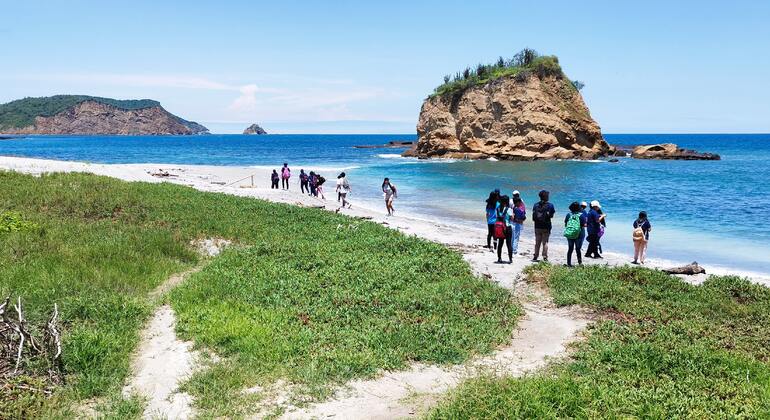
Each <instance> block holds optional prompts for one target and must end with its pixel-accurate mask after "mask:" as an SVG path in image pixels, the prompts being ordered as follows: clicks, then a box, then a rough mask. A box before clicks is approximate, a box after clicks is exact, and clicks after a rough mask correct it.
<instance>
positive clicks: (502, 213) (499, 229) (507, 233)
mask: <svg viewBox="0 0 770 420" xmlns="http://www.w3.org/2000/svg"><path fill="white" fill-rule="evenodd" d="M510 202H511V201H510V199H509V198H508V196H507V195H504V196H502V197H500V199H499V200H498V206H497V209H496V210H495V216H496V217H497V220H496V221H495V239H497V263H498V264H502V263H503V259H502V253H503V243H505V245H506V247H507V248H508V264H510V263H512V262H513V244H511V237H512V234H513V229H512V227H511V224H512V223H513V211H512V210H511V207H510Z"/></svg>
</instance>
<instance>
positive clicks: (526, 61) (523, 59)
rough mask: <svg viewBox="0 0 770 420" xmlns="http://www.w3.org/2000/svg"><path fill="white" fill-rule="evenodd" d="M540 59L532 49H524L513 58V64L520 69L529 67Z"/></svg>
mask: <svg viewBox="0 0 770 420" xmlns="http://www.w3.org/2000/svg"><path fill="white" fill-rule="evenodd" d="M538 57H539V54H538V53H537V51H535V50H533V49H532V48H524V49H523V50H521V51H519V52H518V53H516V55H514V56H513V64H514V65H515V66H518V67H529V66H531V65H532V63H533V62H534V61H535V59H536V58H538Z"/></svg>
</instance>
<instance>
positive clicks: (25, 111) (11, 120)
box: [0, 95, 160, 129]
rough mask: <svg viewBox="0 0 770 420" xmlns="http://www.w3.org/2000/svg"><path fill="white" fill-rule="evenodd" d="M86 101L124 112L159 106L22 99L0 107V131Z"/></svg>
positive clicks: (83, 98) (61, 97) (68, 97)
mask: <svg viewBox="0 0 770 420" xmlns="http://www.w3.org/2000/svg"><path fill="white" fill-rule="evenodd" d="M86 101H94V102H100V103H103V104H106V105H111V106H114V107H116V108H119V109H124V110H133V109H144V108H152V107H156V106H160V103H159V102H158V101H153V100H150V99H139V100H118V99H110V98H100V97H96V96H86V95H56V96H49V97H42V98H24V99H19V100H16V101H12V102H8V103H6V104H2V105H0V129H3V128H22V127H27V126H30V125H33V124H34V123H35V117H39V116H40V117H50V116H53V115H56V114H58V113H60V112H62V111H66V110H67V109H70V108H72V107H74V106H77V105H79V104H81V103H83V102H86Z"/></svg>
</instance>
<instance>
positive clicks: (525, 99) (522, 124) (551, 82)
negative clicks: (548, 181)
mask: <svg viewBox="0 0 770 420" xmlns="http://www.w3.org/2000/svg"><path fill="white" fill-rule="evenodd" d="M417 135H418V141H417V144H416V146H415V148H414V149H412V150H410V151H407V152H406V153H405V155H407V156H418V157H443V158H466V159H479V158H489V157H494V158H497V159H509V160H536V159H594V158H597V157H600V156H605V155H608V154H610V153H611V151H612V147H611V146H610V145H609V144H607V142H606V141H604V139H603V137H602V133H601V130H600V129H599V125H598V124H597V123H596V122H595V121H594V120H593V119H592V118H591V115H590V113H589V111H588V108H587V107H586V105H585V103H584V102H583V98H582V97H581V95H580V93H579V92H578V90H577V89H576V88H575V87H574V86H573V85H572V82H570V81H569V80H568V79H567V78H566V77H564V76H563V74H562V75H547V76H542V77H541V76H538V75H537V74H536V73H529V72H527V73H523V74H522V75H518V76H503V77H499V78H496V79H492V80H489V81H488V82H486V83H484V84H480V85H475V86H470V87H467V88H465V89H463V90H461V91H458V92H452V93H445V94H443V95H435V96H432V97H429V98H428V99H426V100H425V102H424V103H423V105H422V110H421V111H420V119H419V122H418V124H417Z"/></svg>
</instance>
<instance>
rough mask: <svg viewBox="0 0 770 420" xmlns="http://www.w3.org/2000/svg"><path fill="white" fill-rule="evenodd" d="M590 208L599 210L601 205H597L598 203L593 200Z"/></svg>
mask: <svg viewBox="0 0 770 420" xmlns="http://www.w3.org/2000/svg"><path fill="white" fill-rule="evenodd" d="M591 207H599V208H601V204H599V202H598V201H596V200H594V201H592V202H591Z"/></svg>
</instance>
